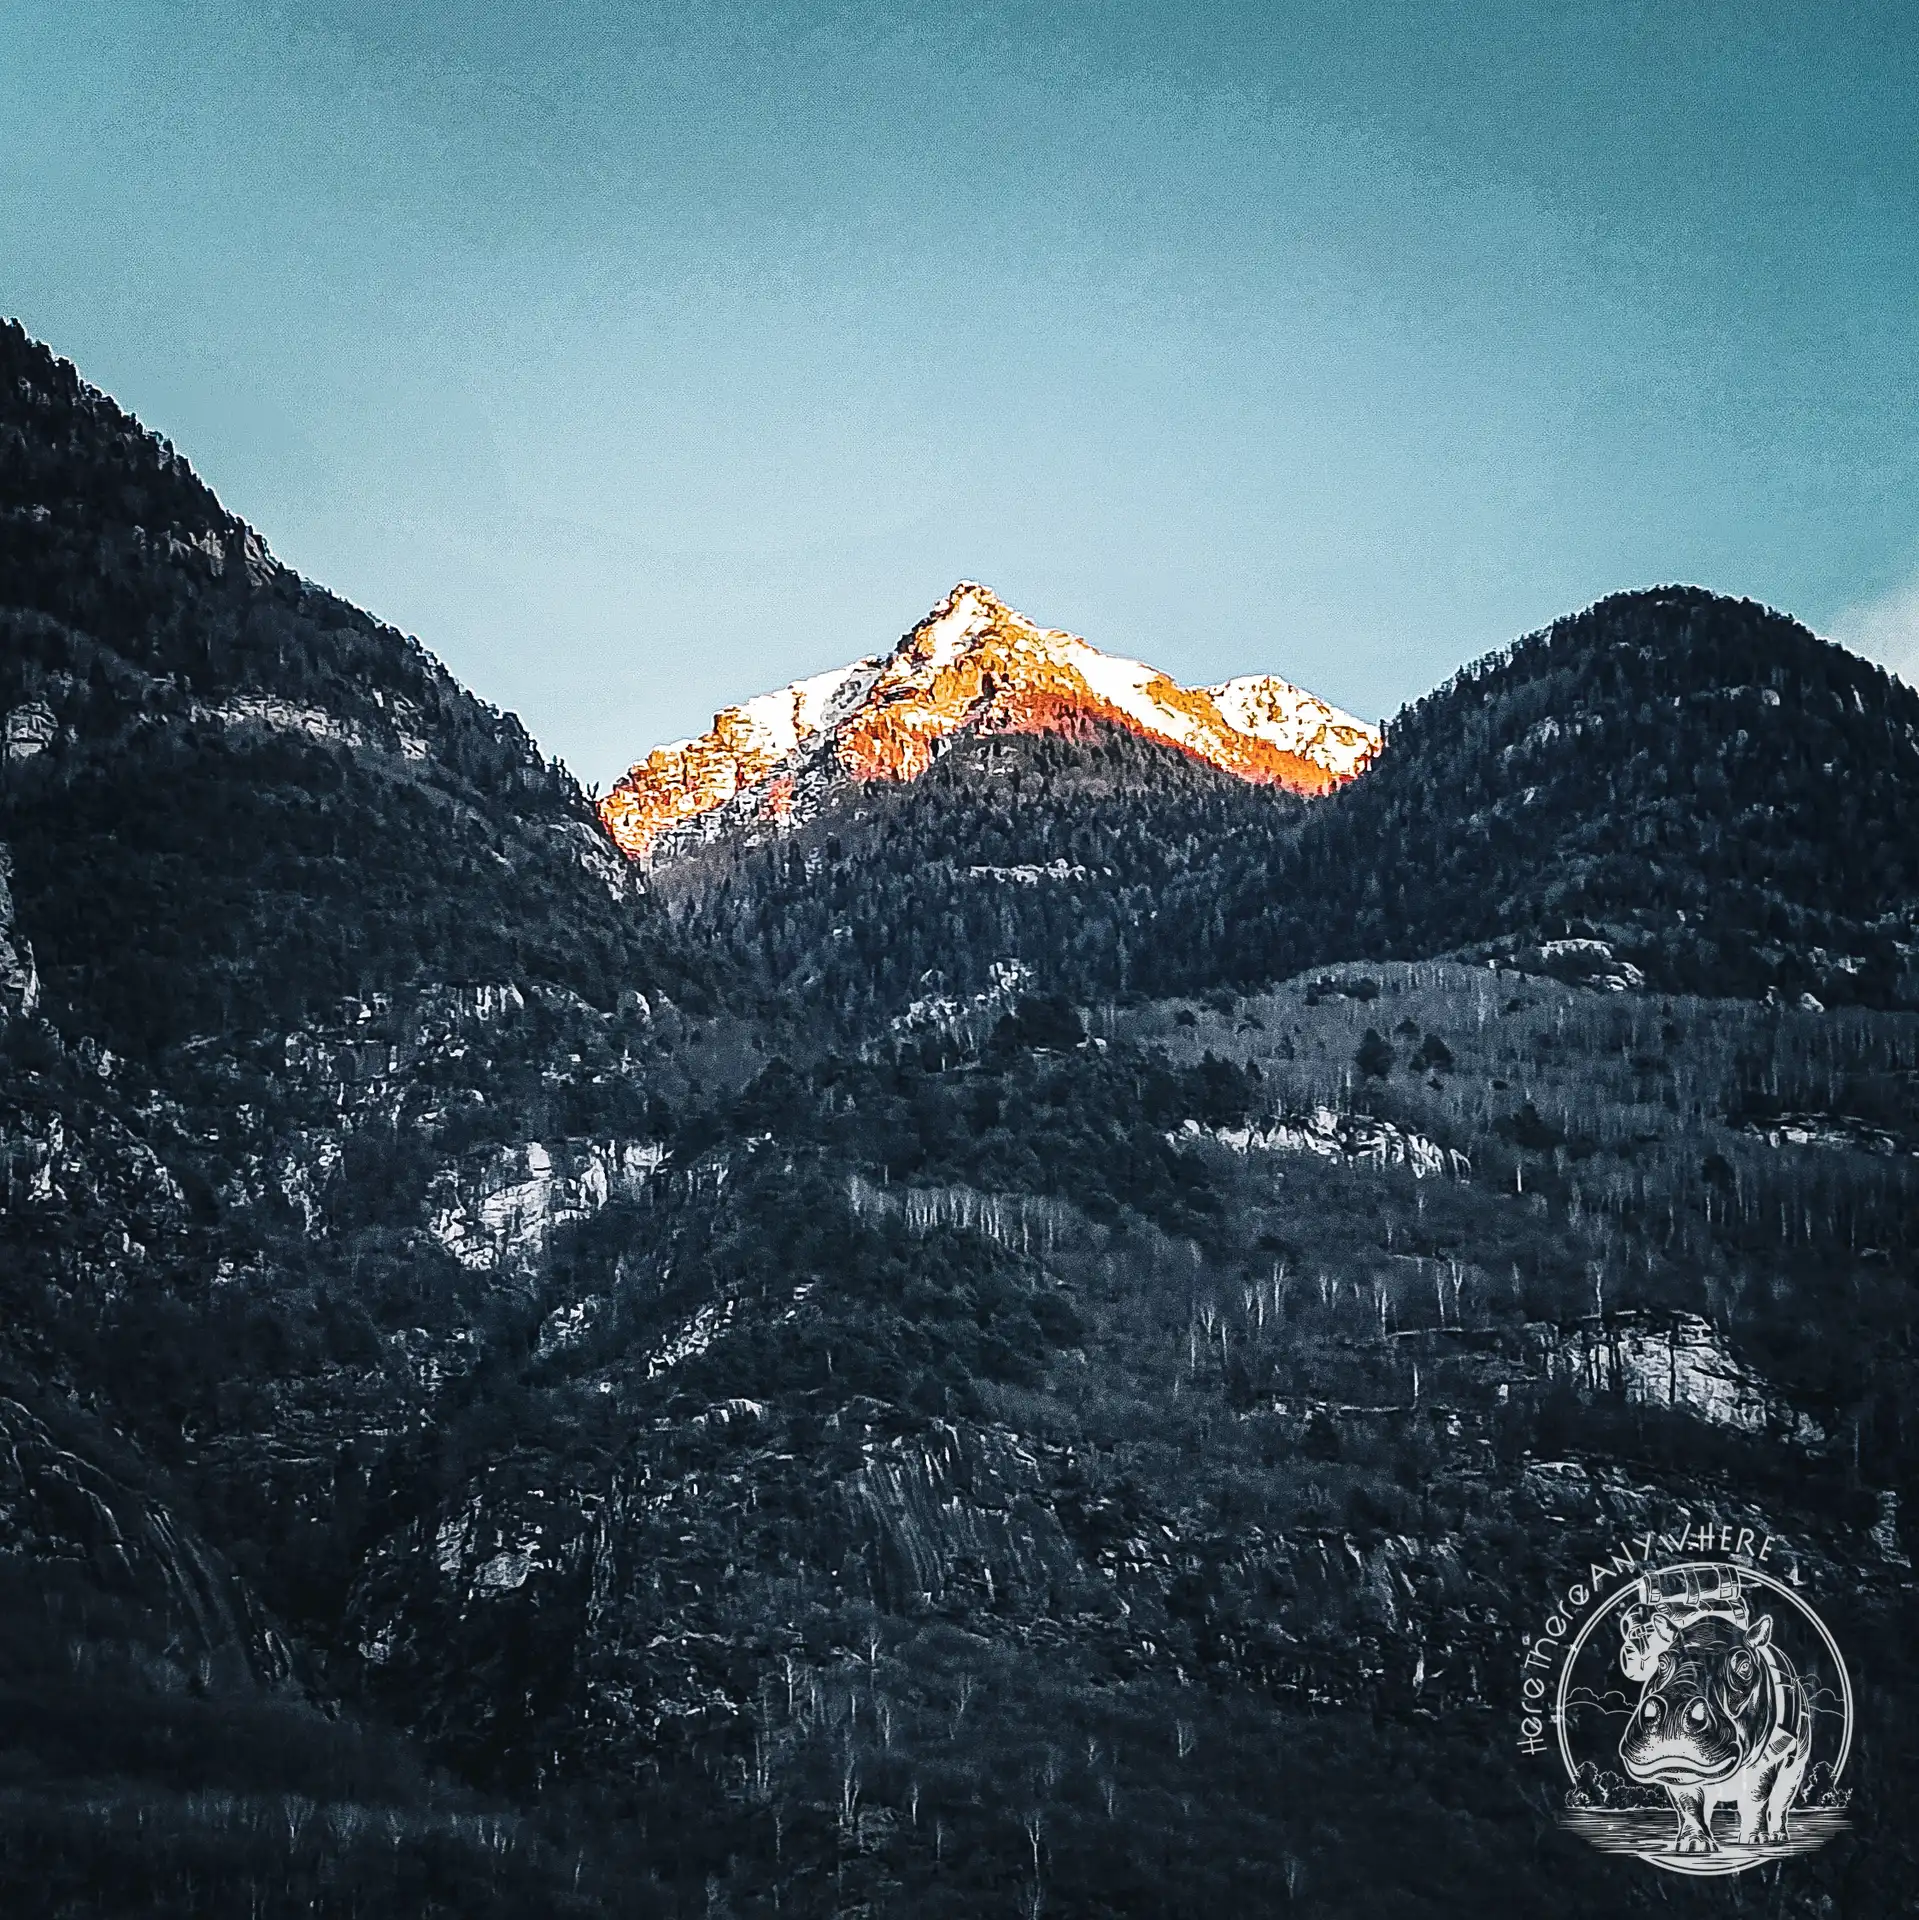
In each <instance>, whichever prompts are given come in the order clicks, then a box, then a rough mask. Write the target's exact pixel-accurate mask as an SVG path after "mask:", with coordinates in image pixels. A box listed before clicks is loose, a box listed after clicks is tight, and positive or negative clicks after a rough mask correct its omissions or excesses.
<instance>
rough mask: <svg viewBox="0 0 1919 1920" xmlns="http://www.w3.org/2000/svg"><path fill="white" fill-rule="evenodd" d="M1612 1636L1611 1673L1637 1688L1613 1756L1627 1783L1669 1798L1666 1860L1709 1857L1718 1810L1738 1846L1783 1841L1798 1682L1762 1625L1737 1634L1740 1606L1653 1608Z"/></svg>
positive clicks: (1800, 1760) (1799, 1765)
mask: <svg viewBox="0 0 1919 1920" xmlns="http://www.w3.org/2000/svg"><path fill="white" fill-rule="evenodd" d="M1648 1599H1649V1600H1650V1599H1652V1596H1651V1594H1650V1592H1649V1593H1648ZM1624 1636H1625V1645H1624V1647H1623V1649H1622V1650H1621V1653H1620V1664H1621V1666H1622V1667H1624V1668H1625V1670H1626V1673H1627V1675H1628V1676H1629V1677H1630V1678H1632V1679H1634V1680H1643V1681H1644V1682H1645V1686H1644V1688H1643V1689H1642V1691H1641V1693H1640V1696H1639V1702H1638V1704H1637V1706H1635V1707H1634V1709H1633V1716H1632V1721H1631V1724H1630V1725H1629V1726H1628V1727H1627V1729H1626V1733H1625V1737H1624V1738H1623V1739H1622V1740H1621V1741H1620V1743H1619V1757H1620V1759H1621V1760H1622V1761H1623V1762H1624V1763H1625V1768H1626V1772H1627V1773H1628V1775H1630V1777H1631V1778H1633V1779H1634V1780H1637V1781H1639V1782H1640V1783H1641V1784H1642V1785H1648V1786H1660V1787H1664V1788H1665V1789H1666V1792H1667V1793H1668V1794H1669V1795H1670V1796H1671V1798H1672V1803H1673V1807H1674V1809H1675V1810H1676V1812H1677V1813H1678V1815H1679V1834H1678V1838H1677V1839H1676V1840H1675V1841H1674V1843H1673V1850H1674V1852H1676V1853H1716V1852H1718V1851H1719V1843H1718V1841H1716V1840H1715V1839H1714V1838H1713V1832H1712V1820H1713V1813H1714V1811H1715V1809H1716V1808H1718V1807H1719V1806H1721V1805H1723V1804H1724V1803H1725V1802H1727V1801H1731V1802H1732V1804H1733V1805H1734V1806H1736V1807H1737V1808H1738V1810H1739V1841H1740V1844H1741V1845H1742V1846H1769V1845H1773V1844H1776V1843H1777V1842H1779V1841H1781V1840H1784V1839H1785V1837H1786V1812H1787V1809H1788V1808H1789V1807H1790V1806H1791V1805H1792V1802H1793V1796H1794V1795H1795V1794H1796V1793H1797V1792H1798V1791H1799V1782H1800V1780H1801V1779H1802V1778H1803V1777H1804V1775H1805V1771H1806V1762H1807V1760H1808V1759H1809V1758H1810V1757H1811V1753H1812V1718H1811V1713H1810V1710H1809V1707H1808V1704H1807V1700H1806V1690H1805V1687H1804V1686H1803V1685H1802V1684H1801V1682H1800V1679H1799V1675H1798V1674H1797V1673H1796V1672H1795V1671H1794V1669H1793V1665H1792V1662H1791V1661H1790V1660H1788V1659H1787V1658H1786V1656H1785V1655H1784V1654H1783V1653H1782V1652H1781V1651H1780V1650H1779V1649H1778V1648H1777V1647H1776V1646H1774V1645H1773V1642H1772V1616H1771V1615H1770V1614H1761V1615H1760V1617H1759V1619H1758V1620H1757V1621H1756V1622H1753V1623H1752V1624H1750V1625H1749V1624H1748V1616H1747V1609H1746V1607H1745V1604H1744V1602H1743V1599H1739V1600H1736V1601H1735V1602H1734V1603H1733V1604H1731V1605H1723V1606H1722V1607H1720V1608H1718V1609H1715V1610H1712V1611H1694V1610H1693V1609H1691V1608H1688V1607H1681V1608H1679V1609H1677V1610H1674V1609H1671V1608H1669V1607H1667V1606H1663V1605H1660V1604H1658V1603H1657V1602H1656V1601H1655V1602H1654V1603H1653V1604H1649V1605H1641V1606H1635V1607H1632V1608H1630V1609H1628V1611H1627V1613H1626V1616H1625V1619H1624Z"/></svg>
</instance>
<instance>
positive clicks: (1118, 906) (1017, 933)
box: [652, 722, 1315, 1032]
mask: <svg viewBox="0 0 1919 1920" xmlns="http://www.w3.org/2000/svg"><path fill="white" fill-rule="evenodd" d="M1313 804H1315V803H1309V802H1306V801H1303V800H1301V799H1299V798H1298V797H1297V796H1296V795H1294V794H1291V793H1288V792H1285V791H1284V790H1282V789H1279V788H1275V787H1261V786H1253V785H1250V784H1248V783H1247V782H1246V781H1244V780H1241V779H1238V778H1236V777H1235V776H1234V775H1232V774H1230V773H1227V772H1224V771H1222V770H1221V769H1219V768H1217V767H1214V766H1212V765H1210V764H1208V763H1207V762H1205V761H1203V760H1199V759H1196V758H1194V757H1193V756H1191V755H1189V754H1185V753H1182V752H1180V751H1179V750H1177V749H1176V748H1173V747H1169V746H1163V745H1160V744H1158V743H1156V742H1153V741H1149V740H1143V739H1141V738H1139V737H1138V735H1136V734H1132V733H1128V732H1125V731H1122V730H1121V729H1119V728H1117V727H1109V726H1105V725H1103V724H1100V723H1098V722H1083V723H1082V724H1081V725H1080V726H1079V727H1078V728H1077V729H1076V730H1075V732H1074V733H1073V734H1071V735H1061V734H1023V733H1013V734H998V735H984V736H978V735H973V736H964V737H962V738H960V739H958V740H957V741H956V742H955V743H954V744H953V745H952V746H951V747H950V748H949V749H948V750H947V751H946V752H945V753H944V754H943V755H942V756H941V757H940V758H939V759H938V760H936V761H935V762H934V764H933V766H932V767H931V768H930V769H929V770H928V771H927V772H926V773H924V774H923V775H921V777H920V778H919V779H918V780H916V781H913V782H910V783H901V784H893V783H874V784H872V785H870V786H866V787H862V788H857V789H854V790H853V791H852V793H851V794H850V795H849V796H848V797H847V799H846V800H845V802H844V803H842V804H840V805H838V806H836V807H834V808H833V809H831V810H830V811H829V812H828V813H827V814H826V815H825V817H823V818H822V819H820V820H819V821H817V822H814V823H811V824H809V825H808V826H806V827H804V828H802V829H800V830H799V831H797V832H795V833H793V834H792V835H790V836H782V837H779V838H775V839H771V840H767V841H763V842H761V843H760V844H756V845H751V846H747V847H739V846H729V845H727V844H725V843H723V842H722V843H719V844H713V845H709V846H706V847H703V848H701V849H699V850H697V851H695V852H692V853H690V854H688V855H686V856H684V857H683V858H680V859H676V860H673V861H671V862H666V863H663V864H662V865H661V866H660V867H658V868H657V869H656V870H655V872H654V875H653V878H652V884H653V886H654V887H655V889H656V890H657V892H658V893H659V894H660V895H661V897H662V898H664V899H665V900H667V901H669V902H671V903H672V904H673V905H674V907H675V909H676V912H677V914H678V916H679V918H680V920H681V923H682V925H683V926H684V928H685V929H686V931H687V933H688V934H689V935H690V936H692V937H696V938H698V939H700V940H701V941H702V942H705V943H709V944H711V945H713V946H715V947H718V948H721V949H722V950H724V951H727V952H729V953H730V954H732V955H733V956H734V957H735V958H736V959H737V960H738V961H739V963H740V964H741V965H742V966H743V967H752V968H757V969H758V970H759V971H760V972H761V977H762V978H763V979H765V980H767V981H768V983H769V984H771V985H773V986H775V987H776V988H777V990H778V991H779V992H780V993H782V994H790V995H799V996H804V997H805V998H807V999H808V1000H811V1001H813V1002H814V1003H815V1004H820V1005H824V1006H826V1007H829V1008H831V1009H833V1010H834V1011H835V1012H836V1013H837V1015H838V1016H839V1018H840V1020H841V1021H842V1023H843V1026H844V1030H845V1031H849V1032H852V1031H862V1030H864V1029H865V1028H866V1027H867V1026H868V1025H870V1023H871V1022H872V1020H873V1019H875V1018H878V1017H884V1016H885V1015H887V1014H892V1013H897V1012H899V1011H900V1010H901V1009H902V1008H904V1007H907V1006H909V1005H911V1004H912V1003H915V1002H919V1003H921V1004H922V1007H923V1009H925V1010H927V1011H929V1012H930V1011H931V1010H933V1009H936V1008H938V1007H940V1006H942V1005H961V1004H964V1003H966V1002H969V1001H970V1000H971V999H972V998H973V996H975V995H979V994H982V993H985V994H989V995H990V994H991V993H992V992H993V989H994V986H995V982H996V981H999V982H1001V983H1003V982H1004V980H1005V979H1006V977H1007V976H1006V975H1005V972H1004V968H1003V963H1004V962H1006V961H1009V960H1013V961H1018V962H1020V963H1021V964H1022V965H1024V966H1026V967H1030V968H1032V969H1033V970H1034V971H1035V972H1036V973H1039V974H1043V975H1044V976H1045V977H1046V979H1047V980H1048V981H1049V983H1051V984H1053V985H1055V986H1057V987H1059V988H1062V989H1064V990H1065V991H1068V992H1070V993H1073V994H1076V995H1077V996H1079V997H1080V998H1082V999H1092V998H1110V997H1111V996H1113V995H1115V994H1118V993H1122V992H1125V991H1127V990H1129V989H1133V988H1136V987H1137V986H1138V985H1139V984H1140V983H1141V981H1142V979H1144V978H1147V977H1151V978H1153V979H1155V980H1157V979H1158V978H1160V977H1162V976H1163V977H1168V978H1170V977H1173V976H1175V975H1177V976H1179V977H1181V978H1211V977H1213V969H1214V967H1215V962H1214V961H1213V958H1212V951H1213V947H1214V945H1215V944H1216V943H1217V942H1218V940H1219V938H1220V937H1221V934H1222V932H1223V925H1222V923H1221V921H1220V919H1219V916H1218V914H1217V913H1216V912H1215V911H1214V910H1212V908H1211V907H1210V906H1207V905H1204V904H1201V905H1198V906H1196V907H1195V909H1194V910H1193V911H1192V912H1191V913H1188V914H1182V915H1180V916H1177V917H1169V916H1167V915H1166V914H1165V913H1164V912H1163V910H1162V909H1163V906H1164V903H1165V902H1166V901H1167V900H1168V899H1169V898H1170V897H1172V896H1173V895H1175V894H1176V893H1178V892H1179V891H1180V889H1181V886H1182V876H1186V875H1193V874H1210V873H1211V872H1213V871H1214V870H1215V868H1216V866H1217V865H1218V863H1219V862H1220V861H1221V860H1222V859H1225V858H1230V859H1232V860H1234V861H1237V862H1240V863H1246V862H1251V861H1254V860H1268V861H1271V860H1277V859H1281V858H1283V857H1284V853H1285V850H1286V849H1287V848H1288V847H1289V846H1290V845H1291V843H1292V840H1293V838H1294V836H1295V835H1296V833H1297V832H1298V829H1299V825H1300V822H1301V820H1302V819H1303V818H1304V817H1305V815H1306V814H1307V812H1308V811H1310V807H1311V805H1313Z"/></svg>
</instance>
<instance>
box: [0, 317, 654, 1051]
mask: <svg viewBox="0 0 1919 1920" xmlns="http://www.w3.org/2000/svg"><path fill="white" fill-rule="evenodd" d="M0 717H4V723H5V726H6V728H7V749H6V761H5V766H4V772H3V773H0V839H3V840H5V841H6V842H7V843H9V844H10V845H11V847H12V850H13V860H14V880H13V888H14V895H15V903H16V909H17V912H18V916H19V921H20V925H21V928H22V930H23V931H24V932H25V934H26V935H27V937H28V938H29V940H30V941H31V942H32V943H33V947H34V951H35V953H36V955H37V957H38V961H39V965H40V969H41V973H42V976H43V979H44V981H45V984H46V988H47V995H48V999H47V1005H48V1010H49V1012H50V1013H52V1014H53V1015H54V1017H55V1018H56V1019H58V1020H61V1021H62V1022H70V1023H72V1024H73V1025H74V1026H75V1027H76V1029H78V1028H84V1029H85V1030H87V1031H91V1032H93V1033H95V1034H96V1035H97V1037H99V1038H100V1039H102V1040H105V1041H108V1042H109V1043H110V1044H111V1045H112V1046H113V1047H114V1048H116V1049H117V1050H122V1051H127V1050H132V1051H141V1052H144V1051H147V1050H149V1049H152V1048H154V1047H159V1046H164V1045H166V1044H168V1043H171V1042H177V1041H179V1040H183V1039H186V1038H188V1037H190V1036H191V1035H193V1034H196V1033H206V1032H210V1031H214V1030H216V1029H231V1028H234V1027H247V1026H261V1025H266V1024H268V1023H269V1022H274V1021H277V1022H281V1023H285V1022H288V1021H291V1020H296V1019H298V1018H300V1017H302V1016H303V1015H306V1014H308V1013H311V1012H314V1011H316V1010H318V1009H321V1008H330V1007H332V1006H333V1005H335V1004H337V1003H338V1001H339V1000H340V999H342V998H343V997H344V996H346V995H349V994H356V995H360V996H365V995H368V994H371V993H376V992H381V991H386V990H390V989H392V988H394V987H396V986H403V985H405V984H407V983H408V982H411V981H417V980H421V979H439V980H449V979H451V980H497V979H502V978H529V977H530V978H538V979H544V980H547V981H551V982H553V983H555V984H557V985H563V986H566V987H569V988H571V989H573V990H574V991H577V992H579V993H582V994H584V995H585V996H586V997H587V998H588V999H590V1000H592V1001H595V1002H597V1003H598V1004H600V1005H603V1006H610V1005H611V1004H612V1001H613V1000H614V999H615V998H616V997H617V995H618V993H619V991H620V990H621V988H622V987H627V986H631V987H640V988H645V987H646V986H648V985H649V984H655V985H657V984H658V983H659V982H660V981H661V980H662V979H664V980H666V981H668V982H670V983H671V984H673V985H674V987H675V989H676V990H678V989H680V988H681V987H682V986H683V985H684V984H685V981H686V979H687V977H688V976H687V975H686V973H685V970H684V969H683V968H681V969H678V970H677V971H676V970H675V969H674V968H673V967H672V966H671V964H670V963H669V962H667V960H666V959H665V956H664V954H663V951H662V950H661V949H660V948H659V947H658V945H657V943H654V944H652V945H649V938H650V936H649V934H648V932H647V929H646V926H645V922H644V916H643V915H642V914H640V913H636V912H635V911H634V910H633V909H632V908H631V906H630V905H629V904H628V903H626V901H625V897H624V896H625V886H624V875H623V868H622V865H621V863H620V862H619V861H618V860H617V859H616V858H615V857H614V856H613V855H612V854H611V850H610V849H609V847H608V845H607V843H606V840H605V837H604V835H603V834H602V832H601V830H600V828H599V825H598V822H597V819H596V817H595V815H594V813H593V811H592V808H591V806H590V805H589V804H588V803H587V801H586V800H585V798H584V797H583V796H582V794H581V793H580V791H579V789H578V788H577V786H576V785H575V783H574V782H573V781H572V780H571V778H570V777H569V776H568V775H567V774H566V773H565V771H564V770H563V769H561V768H558V767H555V766H553V765H551V764H549V763H548V762H547V761H545V760H544V759H542V757H541V756H540V754H539V753H538V751H537V750H536V749H535V748H534V746H533V745H532V743H531V741H529V740H528V738H527V736H526V734H525V732H524V730H523V729H522V728H521V726H520V724H519V722H518V721H517V720H515V719H513V718H512V717H511V716H510V715H506V714H502V713H499V712H497V711H496V710H494V709H492V708H490V707H488V706H486V705H484V704H483V703H482V702H480V701H478V700H476V699H474V698H473V696H472V695H470V694H468V693H467V692H466V691H465V690H464V689H462V688H460V687H459V686H457V685H456V684H455V683H454V681H453V680H452V679H451V678H450V676H449V675H448V674H447V673H446V671H445V669H444V668H443V667H441V666H440V665H439V663H438V662H437V661H435V660H434V659H433V658H432V657H431V656H430V655H428V654H427V653H426V652H425V651H424V650H423V649H422V648H420V646H419V645H418V644H417V643H415V642H412V641H409V640H407V639H405V638H403V637H402V636H401V635H400V634H398V633H395V632H394V631H393V630H392V629H391V628H388V627H383V626H381V625H380V624H379V623H378V622H376V621H374V620H372V619H370V618H369V617H368V616H367V615H365V614H363V613H361V612H359V611H358V610H357V609H356V608H353V607H350V606H348V605H346V604H345V603H344V602H342V601H340V600H337V599H335V598H334V597H333V596H332V595H331V594H327V593H324V592H322V591H320V590H319V589H318V588H316V587H313V586H311V585H309V584H308V583H307V582H305V581H303V580H300V579H299V578H297V577H296V576H295V575H293V574H292V573H290V572H289V571H287V569H285V568H284V567H281V566H280V565H279V564H278V563H277V562H275V561H274V560H273V559H272V558H271V557H270V556H269V555H268V554H267V552H266V549H265V547H264V545H263V544H262V543H261V541H260V539H259V537H258V536H257V535H256V534H254V533H253V532H252V531H251V530H250V529H249V528H247V527H246V526H245V525H243V524H242V523H241V522H240V521H238V520H237V519H235V518H234V517H233V516H232V515H230V514H228V513H227V512H226V511H225V510H224V509H223V508H222V507H221V506H220V505H219V503H218V502H217V501H216V500H215V499H214V498H213V496H212V494H211V493H210V492H209V491H208V490H207V489H206V487H205V486H204V485H202V484H201V482H200V481H199V480H198V479H196V478H195V476H194V475H193V473H192V472H191V470H190V469H189V468H188V467H187V465H186V463H185V462H184V461H183V460H181V459H180V457H179V456H178V455H177V454H175V453H174V452H173V451H172V449H171V448H169V447H167V446H166V445H164V444H163V443H161V442H159V441H157V440H155V439H154V438H152V437H151V436H149V435H148V434H146V433H145V432H144V431H143V430H142V429H141V428H140V427H139V426H138V425H137V423H135V422H134V421H132V420H131V419H129V418H128V417H127V416H126V415H125V414H123V413H122V412H121V411H120V409H119V408H118V407H116V406H115V405H114V403H113V402H112V401H111V400H109V399H107V398H106V397H105V396H104V395H102V394H100V393H98V392H96V391H95V390H93V389H92V388H90V387H88V386H87V385H86V384H85V383H84V382H83V381H82V380H81V379H80V378H79V376H78V375H77V374H76V373H75V371H74V369H73V368H72V367H71V366H69V365H68V364H66V363H65V362H63V361H58V360H56V359H55V358H54V357H53V356H52V355H51V354H50V353H48V352H47V351H46V350H45V349H44V348H42V347H40V346H39V345H37V344H36V343H34V342H32V341H30V340H28V339H27V338H26V336H25V335H24V334H23V333H21V331H20V330H19V329H18V328H17V327H13V326H9V327H5V328H0Z"/></svg>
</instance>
